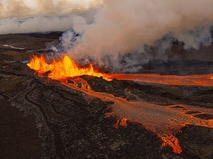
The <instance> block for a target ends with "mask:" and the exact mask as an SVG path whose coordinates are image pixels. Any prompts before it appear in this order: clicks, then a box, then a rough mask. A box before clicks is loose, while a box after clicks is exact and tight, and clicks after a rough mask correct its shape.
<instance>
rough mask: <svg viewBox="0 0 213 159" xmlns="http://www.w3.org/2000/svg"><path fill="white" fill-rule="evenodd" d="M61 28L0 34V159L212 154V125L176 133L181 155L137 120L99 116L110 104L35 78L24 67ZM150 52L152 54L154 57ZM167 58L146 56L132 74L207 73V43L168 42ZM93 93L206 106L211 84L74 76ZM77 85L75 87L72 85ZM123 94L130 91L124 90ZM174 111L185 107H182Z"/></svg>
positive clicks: (211, 105) (211, 102)
mask: <svg viewBox="0 0 213 159" xmlns="http://www.w3.org/2000/svg"><path fill="white" fill-rule="evenodd" d="M61 34H62V33H61V32H50V33H33V34H12V35H0V121H1V122H0V141H1V142H0V158H2V159H11V158H16V159H19V158H20V159H25V158H26V159H29V158H32V159H36V158H45V159H51V158H56V159H57V158H58V159H69V158H72V159H83V158H109V159H114V158H116V159H117V158H124V159H130V158H132V159H139V158H140V159H158V158H159V159H161V158H162V159H190V158H193V159H212V158H213V128H208V127H204V126H196V125H187V126H184V127H182V128H181V132H175V136H176V138H177V139H178V141H179V144H180V147H181V149H182V153H180V154H176V153H174V152H173V149H172V148H171V147H169V146H166V147H162V141H161V139H160V138H159V137H158V136H157V134H155V133H154V132H151V131H149V130H147V129H146V127H144V126H143V125H142V124H140V123H137V122H131V121H127V124H128V126H125V127H124V126H120V127H119V128H118V129H116V128H115V127H114V126H113V125H114V124H116V122H117V120H118V119H119V117H118V116H111V117H107V118H106V117H105V114H106V113H110V112H111V111H113V110H112V108H111V104H113V103H112V102H105V101H102V100H101V99H99V98H95V99H92V100H86V99H85V98H84V97H85V93H84V92H81V91H79V90H75V89H72V88H68V87H66V86H65V85H63V84H62V83H61V82H59V81H53V80H51V79H48V78H47V77H39V76H37V74H36V73H35V71H34V70H31V69H29V68H28V66H27V65H26V62H25V61H29V59H30V56H31V55H32V54H35V55H38V54H46V53H48V52H50V51H51V50H48V49H46V46H47V45H49V43H54V44H57V43H58V38H59V37H60V36H61ZM154 55H155V52H154V51H153V57H155V56H154ZM165 55H167V56H168V57H169V59H168V60H167V61H165V60H163V59H161V58H153V59H151V60H150V62H148V63H146V64H144V65H142V69H141V70H140V72H139V73H156V74H164V75H165V74H169V75H190V74H210V73H213V44H212V45H210V46H205V47H204V46H201V48H200V49H199V50H193V49H191V50H184V49H183V46H182V45H181V44H177V43H174V44H173V46H172V47H171V50H167V51H166V52H165ZM79 78H82V79H84V80H85V81H87V83H88V84H89V85H90V87H91V89H92V90H93V91H95V92H104V93H107V94H111V95H114V96H115V97H121V98H123V99H126V100H127V101H129V102H131V101H135V100H137V97H139V98H140V99H142V100H143V101H145V102H148V103H157V104H158V105H159V107H167V106H170V105H190V106H193V107H202V108H208V109H211V110H212V109H213V87H203V86H171V85H157V84H151V83H146V84H144V83H138V82H134V81H119V80H116V79H114V80H112V81H106V80H104V79H103V78H97V77H89V76H81V77H79ZM79 87H81V86H79ZM125 91H129V92H131V93H129V94H126V93H124V92H125ZM176 109H180V110H186V108H184V106H183V107H181V106H180V107H178V106H177V107H176ZM186 113H188V114H189V115H191V117H192V118H199V119H203V120H208V121H212V120H213V114H208V113H203V112H195V111H194V112H193V111H186Z"/></svg>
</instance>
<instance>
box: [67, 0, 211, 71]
mask: <svg viewBox="0 0 213 159" xmlns="http://www.w3.org/2000/svg"><path fill="white" fill-rule="evenodd" d="M104 4H105V7H103V8H102V9H99V10H98V13H97V14H96V16H95V22H94V23H92V24H87V23H86V22H85V21H86V19H84V18H82V17H76V18H75V22H74V23H73V29H74V31H75V32H77V33H80V35H81V36H79V37H78V39H77V45H76V46H75V48H74V51H73V50H71V51H69V55H70V56H71V57H72V58H74V59H76V60H78V59H84V58H88V59H93V60H94V61H95V62H96V63H97V64H98V65H102V66H106V65H112V64H113V67H120V65H119V66H116V65H117V64H118V63H119V62H118V59H119V57H120V56H123V55H126V54H128V53H134V52H145V50H144V46H152V45H155V44H156V42H158V43H159V44H160V45H162V48H168V47H169V46H170V45H169V44H168V42H169V43H171V41H172V38H176V39H178V40H179V41H183V42H184V43H185V46H184V47H185V49H188V48H191V47H193V48H195V49H197V48H198V47H199V45H200V44H203V45H208V44H211V42H212V38H211V33H210V27H211V25H212V22H213V10H212V6H213V1H212V0H202V1H200V0H184V1H181V0H152V1H150V0H104ZM165 37H172V38H167V39H169V40H168V41H163V42H162V41H161V40H160V39H165ZM143 56H149V55H146V54H145V55H143ZM137 57H138V54H137ZM138 58H140V57H138ZM107 59H110V60H107ZM135 59H136V58H135V57H133V56H130V58H128V59H127V60H126V61H131V62H134V63H135V64H137V63H140V62H141V61H140V60H141V59H139V60H135ZM109 61H110V63H109ZM138 61H140V62H138Z"/></svg>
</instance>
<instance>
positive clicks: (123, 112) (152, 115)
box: [62, 78, 213, 153]
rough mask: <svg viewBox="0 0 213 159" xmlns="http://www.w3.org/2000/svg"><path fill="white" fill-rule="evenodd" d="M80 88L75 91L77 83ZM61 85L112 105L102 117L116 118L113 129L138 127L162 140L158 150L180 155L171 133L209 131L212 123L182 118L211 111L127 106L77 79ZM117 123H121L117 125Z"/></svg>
mask: <svg viewBox="0 0 213 159" xmlns="http://www.w3.org/2000/svg"><path fill="white" fill-rule="evenodd" d="M79 82H80V83H81V84H83V85H84V86H83V87H81V88H79V87H77V85H78V83H79ZM62 84H63V85H65V86H67V87H69V88H71V89H75V90H79V91H81V92H84V93H85V94H87V95H88V96H90V97H91V96H93V97H96V98H100V99H101V100H102V101H106V102H109V101H113V103H114V104H112V105H111V107H112V109H113V112H111V113H106V114H105V115H106V116H105V117H109V116H115V115H117V116H118V117H119V118H120V119H119V120H118V121H117V122H116V123H115V124H114V125H113V126H114V127H115V128H117V129H118V128H119V127H120V126H126V125H127V123H126V122H127V121H133V122H138V123H141V124H142V125H143V126H144V127H145V128H146V129H148V130H150V131H152V132H154V133H156V134H157V135H158V136H159V137H160V138H161V139H162V146H163V147H164V146H170V147H172V148H173V151H174V152H175V153H181V152H182V150H181V147H180V145H179V141H178V139H177V138H176V137H175V135H174V134H175V132H177V131H180V129H181V128H182V127H184V126H186V125H188V124H191V125H198V126H206V127H210V128H213V120H205V119H199V118H196V117H193V116H192V115H190V114H186V112H188V111H200V112H204V113H211V114H212V113H213V109H210V108H202V107H193V106H188V105H171V106H167V107H164V106H160V105H157V104H152V103H148V102H144V101H142V99H141V100H139V101H135V102H128V101H127V100H126V99H123V98H120V97H115V96H113V95H111V94H107V93H101V92H94V91H92V90H91V88H90V86H89V84H88V83H87V82H86V81H85V80H83V79H81V78H79V80H76V81H74V83H73V84H70V83H68V82H67V81H63V82H62ZM177 106H180V107H184V108H185V109H178V108H177ZM120 120H121V121H120Z"/></svg>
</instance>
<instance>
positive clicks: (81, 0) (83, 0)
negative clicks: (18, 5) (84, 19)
mask: <svg viewBox="0 0 213 159" xmlns="http://www.w3.org/2000/svg"><path fill="white" fill-rule="evenodd" d="M19 1H22V2H24V3H25V4H26V5H27V6H28V7H30V8H32V9H36V7H38V3H39V1H38V0H16V2H19ZM94 1H96V0H65V1H63V2H67V3H70V4H73V5H74V6H75V5H78V6H79V7H88V6H89V5H90V3H91V2H94ZM10 2H11V1H10V0H1V3H3V5H4V6H7V4H8V3H10ZM50 2H53V3H54V4H55V5H59V4H58V3H60V1H59V2H58V0H51V1H50ZM61 4H62V3H61Z"/></svg>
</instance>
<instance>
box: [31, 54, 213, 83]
mask: <svg viewBox="0 0 213 159" xmlns="http://www.w3.org/2000/svg"><path fill="white" fill-rule="evenodd" d="M27 65H28V66H29V67H30V68H31V69H34V70H36V71H37V72H38V74H39V75H42V74H43V73H45V72H48V71H49V74H48V77H49V78H51V79H54V80H64V79H67V78H69V77H76V76H82V75H89V76H95V77H103V78H104V79H105V80H108V81H111V80H113V79H118V80H131V81H140V82H147V83H156V84H165V85H194V86H213V80H212V78H213V74H207V75H188V76H176V75H157V74H106V73H100V72H98V70H97V69H96V68H94V66H93V64H92V63H90V65H89V67H83V68H82V67H80V66H79V65H78V64H76V63H75V61H74V60H73V59H71V58H70V57H69V56H68V55H64V57H63V58H62V59H61V60H56V59H55V58H54V59H53V62H52V63H47V62H46V59H45V58H44V56H43V55H41V56H40V57H38V56H33V57H32V58H31V62H30V63H28V64H27Z"/></svg>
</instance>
